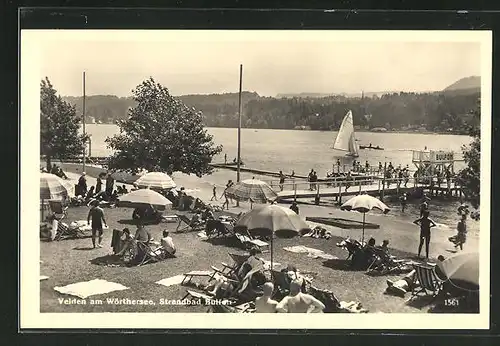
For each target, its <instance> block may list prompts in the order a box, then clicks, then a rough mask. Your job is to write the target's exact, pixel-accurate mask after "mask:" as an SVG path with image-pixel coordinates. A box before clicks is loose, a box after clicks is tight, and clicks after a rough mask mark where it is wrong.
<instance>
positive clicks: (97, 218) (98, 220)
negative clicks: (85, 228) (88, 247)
mask: <svg viewBox="0 0 500 346" xmlns="http://www.w3.org/2000/svg"><path fill="white" fill-rule="evenodd" d="M91 218H92V245H93V246H94V249H95V246H96V245H95V238H96V233H99V243H98V244H97V247H102V245H101V242H102V230H103V225H104V226H105V227H107V224H106V220H105V219H104V210H103V209H102V208H101V207H100V206H99V201H98V200H97V201H95V202H94V206H93V207H92V208H91V209H90V210H89V215H88V216H87V223H88V224H89V225H90V219H91Z"/></svg>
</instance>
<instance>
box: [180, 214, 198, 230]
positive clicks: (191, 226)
mask: <svg viewBox="0 0 500 346" xmlns="http://www.w3.org/2000/svg"><path fill="white" fill-rule="evenodd" d="M177 217H178V218H179V223H178V224H177V228H176V229H175V231H176V232H190V231H193V232H200V231H204V230H205V223H204V222H202V221H199V222H196V221H194V220H192V219H191V220H190V219H189V218H188V217H187V216H186V215H182V214H179V215H177ZM183 222H184V223H185V224H186V226H184V227H182V228H181V224H182V223H183Z"/></svg>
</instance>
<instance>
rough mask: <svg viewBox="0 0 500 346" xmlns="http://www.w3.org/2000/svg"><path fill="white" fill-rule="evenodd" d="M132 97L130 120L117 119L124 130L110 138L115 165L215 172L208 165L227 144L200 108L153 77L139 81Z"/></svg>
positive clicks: (125, 167)
mask: <svg viewBox="0 0 500 346" xmlns="http://www.w3.org/2000/svg"><path fill="white" fill-rule="evenodd" d="M133 97H134V100H135V102H136V105H135V107H133V108H131V109H129V111H128V115H129V118H128V119H127V120H122V121H119V122H118V125H119V127H120V134H118V135H115V136H113V137H111V138H107V139H106V142H107V144H108V147H110V148H111V149H113V150H115V151H116V152H115V154H114V155H112V156H111V157H110V158H109V167H110V169H123V170H129V171H134V172H137V171H138V170H140V169H146V170H148V171H163V172H167V173H168V174H172V173H173V172H175V171H181V172H184V173H194V174H196V175H197V176H200V177H201V176H202V175H203V174H208V173H210V172H211V171H212V168H211V167H210V166H209V163H210V162H211V160H212V157H213V156H215V155H217V154H219V153H220V152H221V151H222V146H216V145H215V144H214V142H213V137H212V136H211V135H209V134H208V133H207V131H206V130H205V129H204V128H203V116H202V113H201V112H198V111H196V110H195V109H194V108H192V107H188V106H186V105H185V104H184V103H182V102H181V101H180V100H179V99H176V98H175V97H173V96H172V95H170V93H169V91H168V89H167V88H165V87H164V86H162V85H161V84H159V83H156V82H155V81H154V79H153V78H150V79H148V80H146V81H144V82H142V83H141V84H140V85H138V86H137V87H136V88H135V89H134V90H133Z"/></svg>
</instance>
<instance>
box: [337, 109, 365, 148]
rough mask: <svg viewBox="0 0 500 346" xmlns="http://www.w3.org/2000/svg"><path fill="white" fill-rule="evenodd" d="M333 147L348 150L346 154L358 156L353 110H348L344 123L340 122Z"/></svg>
mask: <svg viewBox="0 0 500 346" xmlns="http://www.w3.org/2000/svg"><path fill="white" fill-rule="evenodd" d="M333 149H336V150H341V151H346V152H347V153H346V156H352V157H358V156H359V154H358V150H359V148H358V143H356V137H355V135H354V122H353V119H352V111H349V112H347V114H346V116H345V117H344V120H342V124H340V128H339V133H338V134H337V138H336V139H335V143H334V144H333Z"/></svg>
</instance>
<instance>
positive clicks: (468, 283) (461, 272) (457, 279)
mask: <svg viewBox="0 0 500 346" xmlns="http://www.w3.org/2000/svg"><path fill="white" fill-rule="evenodd" d="M440 269H441V271H442V272H443V274H444V275H445V276H446V277H447V278H448V280H449V281H450V282H451V284H452V285H453V286H455V287H458V288H460V289H463V290H467V291H478V290H479V253H477V252H463V253H460V254H457V255H454V256H452V257H449V258H447V259H445V260H444V261H443V262H441V265H440Z"/></svg>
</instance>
